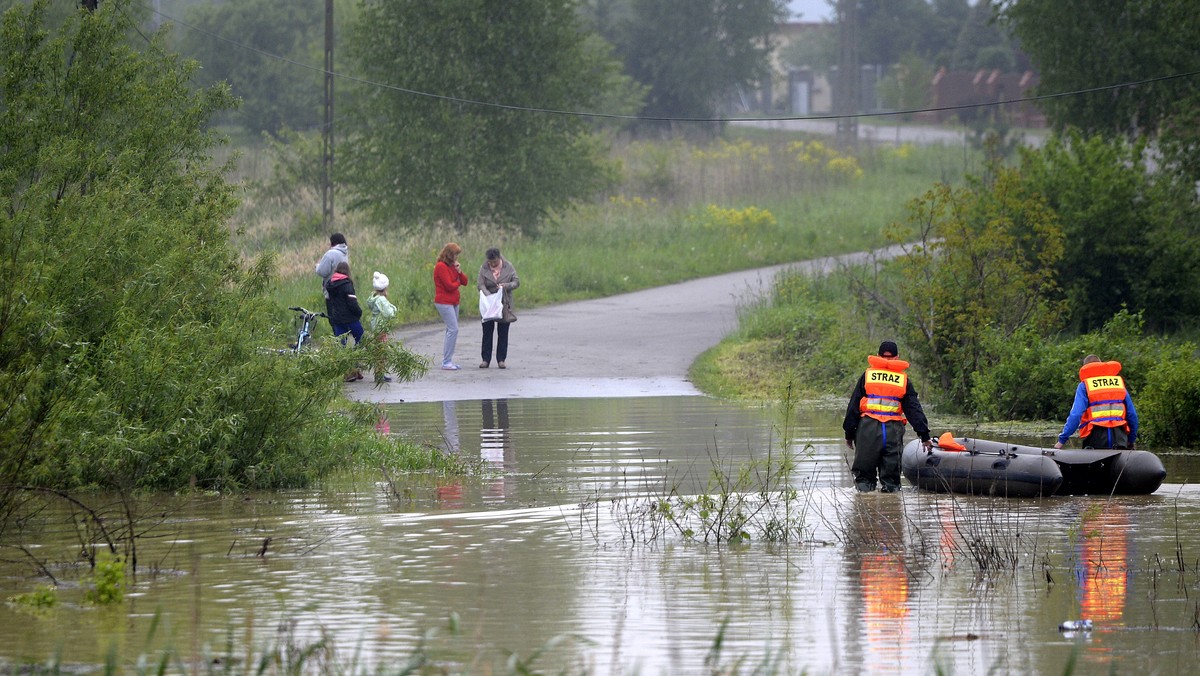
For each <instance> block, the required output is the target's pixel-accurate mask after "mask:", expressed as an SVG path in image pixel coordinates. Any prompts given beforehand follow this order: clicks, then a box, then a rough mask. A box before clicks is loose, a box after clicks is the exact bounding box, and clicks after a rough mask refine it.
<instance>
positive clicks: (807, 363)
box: [689, 270, 875, 406]
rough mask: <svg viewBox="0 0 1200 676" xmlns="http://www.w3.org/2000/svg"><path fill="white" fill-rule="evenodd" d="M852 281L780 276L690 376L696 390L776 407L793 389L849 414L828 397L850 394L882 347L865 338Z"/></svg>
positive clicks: (838, 274)
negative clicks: (736, 326)
mask: <svg viewBox="0 0 1200 676" xmlns="http://www.w3.org/2000/svg"><path fill="white" fill-rule="evenodd" d="M849 274H850V273H849V271H847V270H839V271H834V272H833V273H831V274H829V275H827V276H825V277H821V278H813V277H810V276H809V275H806V274H803V273H789V274H784V275H780V276H779V277H778V278H777V279H776V280H775V288H774V289H773V292H772V293H770V294H768V295H766V296H765V297H763V298H762V299H761V300H760V301H759V302H757V303H755V304H753V305H748V306H746V307H743V308H742V309H741V311H740V316H739V322H738V328H737V329H736V330H735V331H734V332H733V333H731V334H730V335H728V336H726V337H725V339H724V340H722V341H721V342H720V343H718V344H717V345H716V346H714V347H712V348H711V349H709V350H708V351H706V352H705V353H704V354H702V355H700V357H699V358H698V359H697V360H696V362H695V363H694V364H693V365H692V368H691V370H690V371H689V377H690V378H691V380H692V382H693V383H694V384H695V385H696V387H697V388H699V389H700V390H701V391H703V392H706V393H708V394H711V395H713V396H717V397H722V398H726V399H738V400H746V401H755V402H762V403H766V402H773V401H778V400H780V399H781V398H782V396H781V394H782V392H784V391H785V390H788V389H791V390H794V395H793V396H796V397H799V398H802V399H805V400H806V401H807V402H808V403H809V405H813V403H814V402H818V401H826V402H827V403H828V404H829V405H830V406H834V405H836V406H844V405H845V400H844V399H831V398H830V396H829V393H831V392H838V393H841V392H845V393H846V394H849V391H850V388H851V386H852V385H853V384H854V379H855V378H856V377H857V376H858V375H859V374H860V373H861V372H862V369H863V368H865V363H866V355H868V354H872V353H873V352H874V347H875V343H874V342H873V337H872V336H870V335H865V334H864V331H863V327H864V326H866V325H867V323H866V322H864V320H863V319H862V318H861V317H859V316H858V314H859V313H858V310H857V309H856V304H855V302H854V298H853V296H852V294H851V292H850V288H849V284H848V275H849Z"/></svg>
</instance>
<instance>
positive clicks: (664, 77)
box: [598, 0, 786, 118]
mask: <svg viewBox="0 0 1200 676" xmlns="http://www.w3.org/2000/svg"><path fill="white" fill-rule="evenodd" d="M785 14H786V12H785V6H784V3H783V2H782V0H749V1H746V2H726V1H721V2H710V3H696V2H692V1H691V0H631V2H630V9H629V14H628V15H625V16H624V17H618V18H617V20H616V23H615V25H608V26H603V25H602V26H599V27H598V30H599V31H600V32H601V34H604V35H608V36H611V37H610V39H611V40H612V42H613V43H614V44H615V45H616V48H617V53H618V54H619V55H620V56H621V57H622V58H623V59H624V61H625V69H626V72H628V73H629V74H630V75H632V76H633V78H634V79H635V80H637V81H638V82H640V83H642V84H643V85H646V86H647V87H649V91H648V93H647V96H646V106H645V108H643V110H642V114H643V115H645V116H650V117H696V118H711V117H715V116H716V115H717V114H718V112H719V111H720V110H721V106H722V104H723V102H724V101H725V99H726V97H728V96H730V95H732V94H733V93H735V92H736V91H737V88H738V87H740V86H748V85H751V84H753V83H754V82H756V81H758V80H760V79H761V78H763V77H765V76H767V74H768V73H769V72H770V70H769V63H768V55H769V54H770V44H769V42H768V41H767V40H764V39H763V38H764V37H766V36H769V35H770V34H771V33H772V32H773V31H774V29H775V25H776V24H777V23H778V22H779V21H780V20H782V19H783V17H784V16H785Z"/></svg>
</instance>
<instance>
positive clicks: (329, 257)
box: [316, 232, 350, 300]
mask: <svg viewBox="0 0 1200 676" xmlns="http://www.w3.org/2000/svg"><path fill="white" fill-rule="evenodd" d="M349 248H350V247H349V246H348V245H347V244H346V236H345V235H343V234H342V233H340V232H335V233H333V234H332V235H330V236H329V250H328V251H326V252H325V255H324V256H321V260H319V261H317V270H316V272H317V276H318V277H320V278H321V288H322V289H325V286H326V285H327V284H329V278H330V277H332V276H333V272H334V269H335V268H337V264H338V263H349V262H350V255H349ZM325 300H329V292H328V291H325Z"/></svg>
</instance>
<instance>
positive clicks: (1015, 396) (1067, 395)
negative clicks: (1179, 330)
mask: <svg viewBox="0 0 1200 676" xmlns="http://www.w3.org/2000/svg"><path fill="white" fill-rule="evenodd" d="M1191 351H1192V348H1191V346H1190V344H1178V343H1173V342H1170V341H1166V340H1163V339H1161V338H1157V337H1154V336H1146V335H1144V334H1143V320H1142V317H1141V315H1140V314H1133V313H1130V312H1128V311H1127V310H1121V311H1120V312H1118V313H1117V314H1116V315H1115V316H1114V317H1113V318H1112V319H1110V320H1109V321H1108V323H1106V324H1105V325H1104V326H1103V327H1102V328H1101V329H1100V330H1098V331H1094V332H1092V333H1088V334H1084V335H1082V336H1076V337H1074V338H1071V339H1068V340H1062V341H1052V340H1049V339H1042V338H1039V337H1038V335H1037V333H1036V332H1035V331H1034V330H1032V329H1031V328H1028V327H1023V328H1022V329H1021V330H1019V331H1018V332H1017V333H1015V334H1014V335H1013V336H1011V337H1008V338H1005V337H1003V336H1000V335H998V334H996V333H995V332H993V333H992V334H991V335H990V336H989V339H988V340H987V342H986V352H987V354H988V357H989V360H992V361H994V363H992V364H991V365H989V366H988V367H986V368H984V369H981V370H980V371H978V372H976V373H975V374H974V377H973V379H972V382H973V388H972V396H973V401H972V404H973V410H974V411H976V412H978V413H980V414H982V415H983V416H984V417H986V418H989V419H993V420H1055V419H1060V418H1061V419H1064V420H1065V419H1066V417H1067V414H1068V413H1069V412H1070V410H1071V402H1072V401H1073V399H1074V396H1075V389H1076V387H1077V386H1078V385H1079V367H1080V366H1081V363H1082V360H1083V357H1085V356H1087V355H1089V354H1095V355H1096V356H1098V357H1100V358H1101V359H1102V360H1104V361H1118V362H1121V375H1122V376H1123V377H1124V378H1125V383H1126V385H1127V386H1128V387H1129V391H1130V394H1131V395H1132V397H1133V401H1134V405H1135V406H1137V407H1138V412H1139V414H1142V413H1143V411H1142V408H1143V402H1144V401H1145V400H1146V398H1147V397H1149V398H1151V399H1155V398H1158V397H1160V396H1161V395H1160V394H1158V393H1159V392H1167V391H1170V389H1169V388H1167V387H1166V386H1165V385H1164V384H1163V383H1162V382H1160V381H1162V380H1164V379H1165V374H1164V367H1167V370H1170V369H1171V368H1176V366H1175V364H1176V362H1177V361H1179V360H1180V359H1186V358H1187V355H1188V354H1190V352H1191ZM1143 391H1145V393H1146V396H1142V393H1143ZM1151 406H1152V407H1154V406H1158V407H1163V406H1167V404H1166V403H1165V402H1155V403H1152V404H1151ZM1172 415H1173V416H1175V417H1177V416H1178V414H1177V413H1176V414H1172ZM1140 417H1142V418H1148V417H1149V416H1147V415H1144V414H1143V415H1141V416H1140ZM1155 424H1157V423H1155Z"/></svg>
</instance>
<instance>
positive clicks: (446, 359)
mask: <svg viewBox="0 0 1200 676" xmlns="http://www.w3.org/2000/svg"><path fill="white" fill-rule="evenodd" d="M460 253H462V247H460V246H459V245H457V244H455V243H454V242H450V243H449V244H447V245H446V246H444V247H442V252H441V253H440V254H438V259H437V263H436V264H435V265H434V266H433V288H434V295H433V306H434V307H435V308H437V311H438V314H439V315H441V316H442V321H443V322H445V324H446V338H445V340H444V341H442V369H443V370H446V371H457V370H459V369H460V368H462V367H461V366H459V365H458V364H455V363H454V345H455V344H456V343H457V342H458V287H460V286H466V285H467V283H468V282H469V281H470V280H469V279H467V274H466V273H465V272H463V271H462V266H460V265H459V263H458V255H459V254H460Z"/></svg>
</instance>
